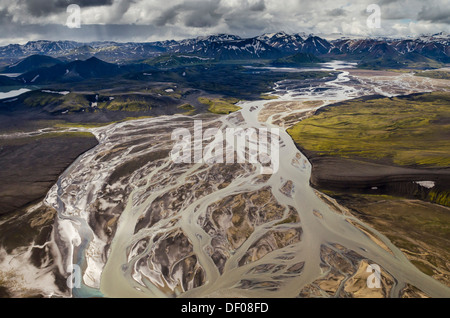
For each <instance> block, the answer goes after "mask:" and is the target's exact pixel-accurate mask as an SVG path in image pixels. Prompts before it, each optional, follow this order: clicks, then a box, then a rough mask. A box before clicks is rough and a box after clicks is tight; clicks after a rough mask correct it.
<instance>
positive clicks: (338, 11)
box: [327, 8, 347, 17]
mask: <svg viewBox="0 0 450 318" xmlns="http://www.w3.org/2000/svg"><path fill="white" fill-rule="evenodd" d="M327 15H329V16H331V17H342V16H346V15H347V11H345V10H344V9H342V8H336V9H333V10H330V11H328V12H327Z"/></svg>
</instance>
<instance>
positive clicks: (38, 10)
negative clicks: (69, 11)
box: [21, 0, 113, 17]
mask: <svg viewBox="0 0 450 318" xmlns="http://www.w3.org/2000/svg"><path fill="white" fill-rule="evenodd" d="M21 2H22V3H24V4H25V5H26V8H27V11H28V13H30V14H31V15H32V16H35V17H40V16H46V15H49V14H51V13H58V12H63V11H65V10H66V8H67V6H68V5H70V4H78V5H79V6H80V7H95V6H104V5H112V3H113V0H21Z"/></svg>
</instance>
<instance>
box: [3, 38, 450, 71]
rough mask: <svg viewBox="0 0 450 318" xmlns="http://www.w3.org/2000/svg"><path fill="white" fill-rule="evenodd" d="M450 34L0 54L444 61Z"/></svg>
mask: <svg viewBox="0 0 450 318" xmlns="http://www.w3.org/2000/svg"><path fill="white" fill-rule="evenodd" d="M449 44H450V37H449V35H448V34H446V33H443V32H441V33H438V34H434V35H423V36H420V37H417V38H406V39H392V38H367V39H349V38H339V39H336V40H330V41H328V40H326V39H324V38H322V37H319V36H315V35H307V34H304V33H298V34H287V33H285V32H278V33H273V34H264V35H261V36H258V37H255V38H249V39H243V38H241V37H239V36H236V35H230V34H217V35H210V36H201V37H197V38H192V39H185V40H181V41H175V40H169V41H159V42H151V43H133V42H130V43H118V42H92V43H78V42H73V41H32V42H28V43H27V44H25V45H19V44H11V45H8V46H4V47H0V60H2V61H4V64H7V63H6V62H8V64H11V63H12V62H14V61H19V60H21V59H23V58H25V57H27V56H31V55H36V54H39V55H47V56H51V57H55V58H60V59H62V60H69V61H70V60H76V59H87V58H89V57H92V56H95V57H97V58H99V59H102V60H104V61H108V62H114V63H126V62H127V61H138V60H142V59H148V58H151V57H155V56H159V55H162V54H168V53H187V54H195V55H199V56H204V57H208V58H216V59H222V60H229V59H274V58H279V57H283V56H288V55H293V54H297V53H305V54H313V55H317V56H327V55H329V56H339V57H340V58H355V59H360V58H366V59H367V58H374V59H376V58H381V57H386V58H399V57H401V56H404V55H405V54H409V55H411V54H419V55H421V56H424V57H425V58H430V59H434V60H437V61H439V62H444V63H448V62H450V49H449Z"/></svg>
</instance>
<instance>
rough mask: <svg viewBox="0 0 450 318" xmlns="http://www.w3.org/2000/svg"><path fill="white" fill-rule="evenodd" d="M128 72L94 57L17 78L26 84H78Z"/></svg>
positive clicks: (45, 68) (123, 68) (41, 69)
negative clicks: (91, 79) (86, 80)
mask: <svg viewBox="0 0 450 318" xmlns="http://www.w3.org/2000/svg"><path fill="white" fill-rule="evenodd" d="M127 72H129V69H128V68H127V67H120V66H118V65H115V64H111V63H107V62H104V61H101V60H99V59H98V58H96V57H91V58H90V59H88V60H86V61H74V62H70V63H60V64H57V65H54V66H52V67H44V68H39V69H37V70H34V71H31V72H27V73H25V74H23V75H21V76H20V77H19V79H20V80H22V81H23V82H24V83H27V84H30V83H31V84H40V83H51V82H78V81H82V80H85V79H90V78H105V77H114V76H117V75H121V74H125V73H127Z"/></svg>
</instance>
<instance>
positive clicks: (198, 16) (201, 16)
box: [184, 6, 223, 28]
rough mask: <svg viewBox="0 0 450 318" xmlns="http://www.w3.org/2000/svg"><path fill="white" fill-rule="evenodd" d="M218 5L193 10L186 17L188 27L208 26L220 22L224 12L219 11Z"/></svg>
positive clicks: (185, 21) (185, 22)
mask: <svg viewBox="0 0 450 318" xmlns="http://www.w3.org/2000/svg"><path fill="white" fill-rule="evenodd" d="M217 9H218V7H214V6H208V7H204V8H201V9H199V10H196V11H191V12H190V13H189V14H188V15H187V16H186V18H185V20H184V24H185V25H186V26H187V27H194V28H208V27H212V26H216V25H217V24H219V21H220V19H221V18H222V15H223V14H222V13H219V12H217Z"/></svg>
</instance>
